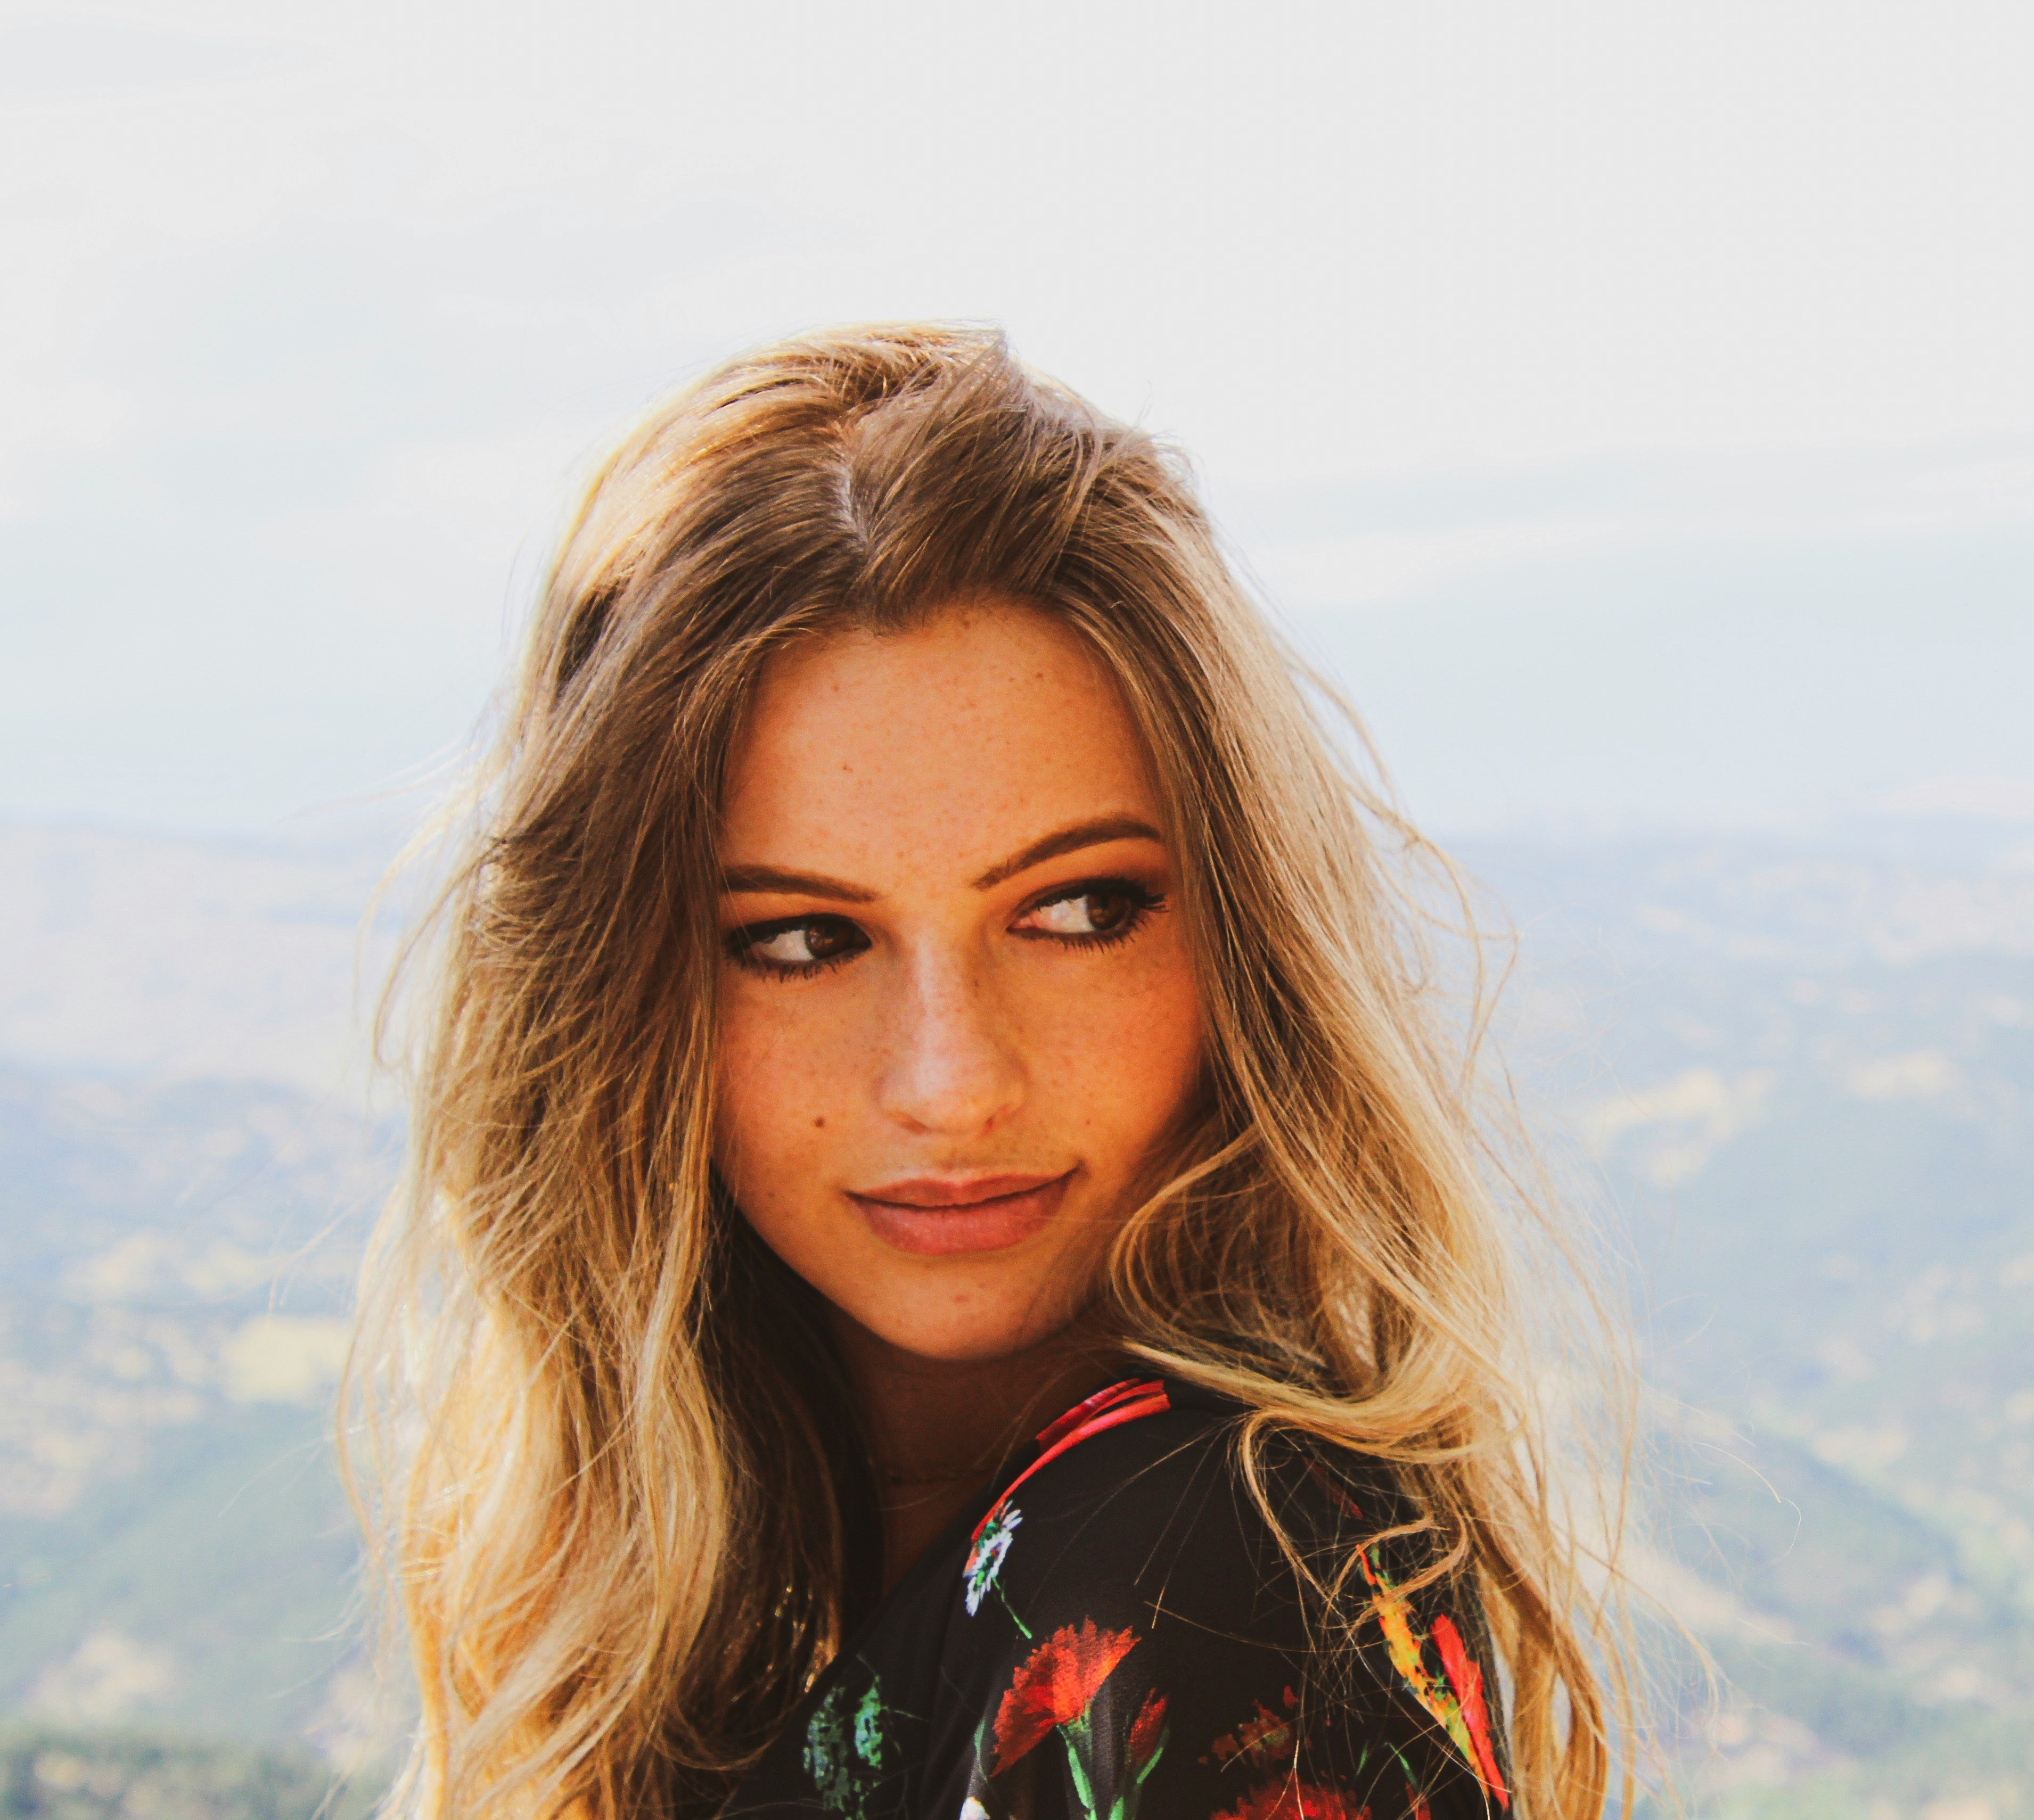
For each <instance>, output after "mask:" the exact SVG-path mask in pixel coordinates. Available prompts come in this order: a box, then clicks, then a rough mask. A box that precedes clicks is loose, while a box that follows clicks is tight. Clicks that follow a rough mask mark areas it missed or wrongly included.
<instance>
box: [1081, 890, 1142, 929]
mask: <svg viewBox="0 0 2034 1820" xmlns="http://www.w3.org/2000/svg"><path fill="white" fill-rule="evenodd" d="M1079 901H1080V902H1081V903H1083V904H1086V906H1087V926H1088V927H1089V928H1090V929H1092V930H1093V931H1094V932H1095V934H1098V935H1105V934H1108V932H1109V931H1110V930H1112V929H1115V928H1117V927H1120V926H1121V925H1122V924H1123V923H1126V922H1128V920H1129V918H1130V913H1131V911H1132V910H1134V909H1135V908H1136V906H1135V904H1132V903H1131V901H1130V900H1129V899H1128V897H1124V894H1123V893H1121V892H1120V891H1090V892H1089V893H1088V894H1087V895H1086V897H1083V898H1081V899H1080V900H1079Z"/></svg>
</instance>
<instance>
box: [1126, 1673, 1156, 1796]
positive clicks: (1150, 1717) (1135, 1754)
mask: <svg viewBox="0 0 2034 1820" xmlns="http://www.w3.org/2000/svg"><path fill="white" fill-rule="evenodd" d="M1164 1725H1165V1695H1163V1694H1161V1693H1160V1692H1159V1691H1158V1689H1157V1688H1156V1687H1154V1688H1153V1689H1152V1690H1151V1691H1150V1693H1148V1694H1146V1695H1145V1696H1144V1704H1143V1706H1140V1707H1139V1708H1138V1709H1137V1717H1135V1719H1134V1720H1133V1721H1131V1726H1130V1769H1131V1773H1132V1774H1133V1775H1135V1774H1138V1773H1141V1772H1142V1771H1143V1768H1144V1766H1145V1765H1146V1763H1148V1762H1150V1761H1151V1759H1152V1758H1154V1757H1155V1756H1157V1755H1158V1747H1159V1745H1160V1744H1161V1743H1164V1742H1165V1739H1164V1737H1163V1736H1162V1735H1161V1734H1162V1729H1163V1727H1164Z"/></svg>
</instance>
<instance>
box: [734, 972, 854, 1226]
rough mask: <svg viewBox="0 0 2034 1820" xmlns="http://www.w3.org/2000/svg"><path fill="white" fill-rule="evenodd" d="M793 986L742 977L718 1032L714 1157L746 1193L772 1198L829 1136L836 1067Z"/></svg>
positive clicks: (807, 1166) (805, 1170)
mask: <svg viewBox="0 0 2034 1820" xmlns="http://www.w3.org/2000/svg"><path fill="white" fill-rule="evenodd" d="M772 993H775V994H776V996H777V997H778V998H786V999H788V998H789V996H790V995H789V994H785V993H782V992H778V991H777V989H776V988H774V987H769V986H767V985H765V986H761V987H759V986H758V984H757V983H756V982H753V981H749V980H741V981H738V982H736V983H733V984H731V985H730V987H728V988H727V990H726V991H725V993H724V994H723V996H722V1002H721V1008H720V1020H719V1030H718V1032H717V1034H716V1039H715V1051H716V1054H715V1087H716V1094H715V1100H716V1106H717V1125H718V1132H717V1140H716V1143H715V1152H716V1158H715V1160H716V1161H718V1162H719V1164H720V1167H721V1169H722V1171H723V1173H725V1174H726V1175H727V1176H728V1177H729V1178H730V1181H731V1182H738V1184H739V1185H740V1192H741V1193H742V1194H743V1196H744V1197H745V1199H754V1200H758V1201H762V1202H767V1201H770V1200H774V1199H775V1197H776V1192H777V1189H778V1188H779V1185H781V1184H782V1182H785V1181H787V1180H790V1179H792V1178H800V1177H804V1176H806V1175H809V1170H810V1167H811V1164H812V1159H813V1158H814V1156H815V1155H816V1153H818V1152H820V1151H822V1150H823V1149H824V1147H825V1144H826V1142H827V1133H828V1130H829V1129H831V1128H834V1127H835V1126H837V1125H838V1119H837V1118H830V1117H829V1116H828V1115H829V1113H830V1112H832V1111H833V1110H835V1109H834V1108H833V1107H831V1106H830V1104H829V1103H828V1101H827V1088H828V1084H829V1083H830V1082H831V1083H832V1084H833V1085H834V1088H835V1092H838V1088H839V1078H840V1077H839V1070H838V1069H836V1068H833V1067H831V1066H829V1065H828V1059H827V1058H828V1052H829V1048H830V1046H829V1045H828V1044H827V1043H826V1042H825V1041H824V1032H820V1031H816V1030H813V1029H811V1028H806V1026H807V1025H808V1024H809V1022H810V1020H809V1018H801V1017H799V1016H798V1015H797V1013H798V1011H799V1009H800V1007H799V1006H797V1005H794V1004H790V1003H788V1002H787V1003H778V1002H773V1000H772V998H771V996H770V994H772Z"/></svg>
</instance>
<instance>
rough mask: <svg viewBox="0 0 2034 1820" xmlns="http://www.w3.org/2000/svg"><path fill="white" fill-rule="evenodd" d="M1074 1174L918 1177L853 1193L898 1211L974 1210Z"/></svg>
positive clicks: (852, 1191) (860, 1197)
mask: <svg viewBox="0 0 2034 1820" xmlns="http://www.w3.org/2000/svg"><path fill="white" fill-rule="evenodd" d="M1071 1174H1073V1171H1072V1170H1071V1169H1069V1170H1063V1171H1061V1172H1060V1174H1058V1175H1036V1174H1022V1175H1019V1174H1002V1175H914V1176H912V1177H910V1178H908V1179H907V1180H905V1181H903V1182H884V1184H883V1185H881V1186H880V1188H865V1189H858V1190H856V1189H850V1193H852V1194H853V1196H854V1199H856V1200H883V1201H888V1202H890V1203H891V1204H892V1205H894V1206H897V1207H930V1208H936V1207H974V1206H976V1205H978V1204H980V1203H981V1202H982V1201H985V1200H1004V1199H1006V1198H1008V1196H1011V1195H1015V1194H1028V1193H1030V1192H1031V1190H1032V1189H1038V1188H1049V1187H1050V1186H1051V1185H1053V1183H1054V1182H1060V1181H1064V1179H1065V1178H1066V1177H1068V1176H1069V1175H1071Z"/></svg>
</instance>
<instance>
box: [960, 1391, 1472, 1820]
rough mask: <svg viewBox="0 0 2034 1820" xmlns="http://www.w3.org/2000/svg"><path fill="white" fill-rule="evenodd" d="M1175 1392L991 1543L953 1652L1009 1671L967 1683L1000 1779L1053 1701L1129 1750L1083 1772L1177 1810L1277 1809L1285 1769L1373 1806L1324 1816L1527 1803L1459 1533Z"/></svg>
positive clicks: (1039, 1479)
mask: <svg viewBox="0 0 2034 1820" xmlns="http://www.w3.org/2000/svg"><path fill="white" fill-rule="evenodd" d="M1165 1391H1166V1392H1167V1395H1166V1397H1165V1406H1163V1407H1162V1408H1159V1407H1156V1406H1154V1407H1151V1408H1150V1409H1148V1410H1146V1412H1145V1413H1144V1414H1141V1415H1140V1416H1139V1417H1137V1418H1136V1419H1135V1420H1128V1421H1122V1422H1120V1424H1118V1425H1116V1426H1114V1427H1112V1428H1110V1429H1108V1430H1106V1431H1104V1432H1096V1433H1094V1434H1093V1435H1092V1436H1089V1437H1087V1438H1086V1439H1083V1440H1081V1441H1079V1443H1078V1444H1075V1445H1073V1446H1071V1447H1068V1448H1067V1449H1066V1450H1065V1451H1064V1452H1062V1453H1060V1455H1057V1456H1056V1457H1054V1458H1053V1459H1049V1460H1046V1461H1045V1462H1044V1463H1043V1464H1041V1465H1040V1466H1038V1467H1037V1468H1036V1470H1033V1471H1031V1472H1030V1474H1029V1475H1028V1476H1026V1477H1020V1478H1019V1480H1018V1481H1017V1482H1016V1483H1015V1485H1013V1486H1012V1487H1011V1489H1010V1491H1009V1492H1008V1495H1006V1496H1004V1497H1002V1498H1001V1499H1000V1500H998V1501H997V1502H996V1504H993V1505H992V1506H991V1507H990V1508H989V1511H988V1512H987V1514H986V1515H985V1517H984V1519H983V1520H982V1522H981V1525H980V1526H978V1528H977V1530H976V1531H975V1532H974V1537H973V1539H972V1542H971V1545H970V1552H969V1555H968V1558H967V1563H966V1571H965V1574H964V1575H963V1580H964V1585H965V1598H966V1606H965V1611H966V1615H965V1616H963V1615H962V1614H961V1612H958V1611H956V1612H955V1620H954V1626H955V1627H954V1628H953V1629H952V1630H951V1631H949V1633H948V1642H949V1650H950V1653H948V1657H947V1661H948V1664H949V1665H955V1664H956V1663H957V1662H959V1661H963V1660H965V1661H968V1662H969V1663H970V1665H973V1666H974V1667H975V1668H980V1667H981V1661H989V1662H990V1664H991V1666H990V1667H989V1668H988V1669H987V1670H985V1672H980V1673H963V1674H960V1675H957V1676H956V1677H955V1679H956V1681H957V1682H959V1681H966V1682H967V1683H969V1684H970V1685H978V1686H979V1687H981V1690H982V1695H983V1696H984V1698H983V1704H982V1707H981V1713H982V1715H983V1718H984V1721H985V1723H986V1724H987V1725H988V1730H987V1731H986V1732H985V1733H984V1736H985V1738H987V1739H989V1740H990V1742H991V1743H993V1747H994V1748H993V1750H992V1751H991V1752H990V1754H989V1759H988V1762H989V1781H990V1782H993V1783H996V1784H997V1785H998V1786H1000V1785H1001V1784H1000V1774H1001V1772H1000V1769H997V1768H996V1766H997V1765H999V1764H1000V1763H1002V1762H1005V1761H1014V1760H1015V1758H1016V1757H1017V1756H1018V1755H1019V1754H1020V1753H1019V1751H1017V1750H1016V1749H1015V1748H1013V1747H1011V1744H1010V1743H1009V1741H1008V1739H1009V1738H1010V1737H1011V1736H1015V1737H1016V1738H1017V1739H1018V1740H1019V1743H1023V1739H1026V1738H1028V1737H1029V1736H1030V1733H1029V1732H1027V1731H1026V1730H1025V1729H1024V1727H1025V1725H1026V1723H1027V1722H1028V1721H1029V1719H1030V1718H1031V1717H1034V1716H1035V1715H1038V1714H1049V1715H1053V1716H1054V1717H1053V1723H1054V1724H1055V1725H1061V1724H1064V1725H1071V1726H1073V1727H1074V1732H1073V1733H1072V1734H1070V1735H1072V1736H1076V1737H1077V1739H1078V1740H1079V1741H1081V1748H1082V1749H1083V1750H1089V1749H1090V1747H1093V1749H1094V1750H1101V1743H1103V1742H1107V1743H1109V1749H1110V1750H1113V1751H1114V1753H1115V1754H1114V1756H1113V1757H1110V1756H1109V1755H1108V1754H1107V1752H1106V1751H1104V1752H1103V1754H1102V1755H1101V1756H1098V1757H1097V1758H1096V1761H1095V1763H1094V1765H1086V1763H1085V1762H1084V1764H1083V1771H1082V1773H1083V1775H1087V1774H1089V1773H1090V1771H1092V1773H1093V1774H1094V1775H1095V1776H1107V1777H1113V1778H1115V1779H1116V1780H1115V1781H1113V1783H1112V1786H1115V1787H1119V1788H1121V1787H1128V1786H1130V1785H1131V1784H1128V1783H1124V1781H1123V1780H1122V1778H1124V1777H1130V1778H1131V1779H1132V1781H1133V1782H1134V1783H1135V1784H1137V1785H1139V1786H1141V1785H1142V1784H1143V1781H1145V1780H1146V1778H1147V1777H1149V1778H1151V1781H1150V1792H1151V1794H1152V1797H1153V1801H1154V1807H1155V1808H1156V1809H1157V1810H1158V1811H1165V1812H1167V1813H1177V1814H1216V1813H1217V1812H1221V1813H1223V1814H1227V1813H1229V1812H1232V1811H1233V1812H1236V1813H1239V1814H1240V1813H1244V1812H1254V1811H1256V1809H1255V1808H1254V1807H1252V1806H1251V1803H1252V1801H1254V1800H1255V1799H1257V1798H1258V1797H1259V1796H1263V1797H1264V1798H1265V1799H1267V1800H1271V1801H1272V1802H1273V1804H1274V1806H1275V1799H1274V1797H1275V1795H1276V1791H1277V1788H1278V1787H1279V1786H1281V1785H1282V1784H1280V1781H1279V1778H1280V1777H1281V1776H1284V1777H1288V1778H1289V1777H1293V1776H1294V1775H1297V1776H1299V1777H1301V1778H1302V1779H1303V1780H1304V1782H1305V1784H1306V1785H1307V1787H1308V1789H1310V1790H1312V1791H1313V1792H1316V1793H1318V1792H1320V1791H1322V1790H1328V1789H1339V1790H1342V1791H1343V1792H1345V1793H1347V1794H1349V1796H1351V1799H1350V1801H1349V1803H1348V1805H1347V1807H1346V1809H1343V1808H1338V1807H1330V1806H1323V1807H1322V1809H1321V1811H1323V1813H1327V1812H1342V1811H1347V1812H1349V1813H1351V1814H1353V1813H1356V1812H1357V1811H1358V1810H1359V1809H1360V1808H1361V1807H1364V1806H1371V1807H1372V1811H1373V1812H1374V1813H1375V1814H1378V1815H1379V1816H1380V1817H1382V1816H1383V1815H1386V1814H1397V1813H1399V1812H1405V1813H1409V1814H1418V1813H1420V1812H1423V1811H1424V1812H1426V1813H1428V1814H1432V1815H1433V1816H1435V1820H1440V1817H1442V1816H1443V1815H1448V1816H1452V1815H1454V1814H1472V1813H1473V1814H1483V1813H1485V1812H1487V1811H1488V1808H1489V1807H1490V1806H1491V1805H1492V1797H1494V1798H1495V1800H1494V1804H1495V1806H1497V1807H1503V1805H1504V1804H1505V1795H1504V1792H1503V1772H1502V1769H1501V1766H1500V1762H1499V1751H1500V1750H1501V1743H1500V1741H1499V1739H1498V1737H1497V1735H1496V1734H1497V1727H1496V1725H1495V1723H1494V1721H1495V1713H1493V1712H1492V1711H1491V1710H1489V1709H1488V1706H1487V1704H1486V1702H1485V1700H1484V1694H1483V1689H1484V1687H1486V1686H1488V1685H1489V1684H1490V1683H1489V1680H1488V1674H1487V1669H1486V1663H1487V1657H1485V1656H1484V1652H1483V1649H1482V1627H1481V1625H1480V1622H1479V1620H1478V1617H1477V1612H1476V1610H1475V1602H1474V1599H1473V1593H1472V1592H1471V1590H1470V1589H1469V1587H1468V1586H1465V1585H1463V1584H1462V1583H1461V1582H1456V1581H1454V1580H1450V1579H1447V1578H1439V1577H1436V1576H1435V1575H1432V1574H1431V1573H1430V1572H1428V1571H1427V1570H1428V1569H1431V1568H1432V1567H1433V1566H1434V1565H1435V1564H1436V1563H1435V1552H1434V1549H1435V1537H1434V1536H1433V1535H1432V1532H1431V1531H1428V1530H1426V1529H1424V1526H1421V1525H1420V1523H1419V1522H1418V1521H1417V1511H1416V1509H1415V1507H1414V1506H1413V1502H1412V1500H1410V1498H1409V1496H1407V1494H1406V1493H1405V1491H1404V1490H1403V1489H1402V1486H1401V1485H1400V1483H1399V1481H1398V1475H1397V1474H1396V1472H1395V1471H1394V1469H1393V1468H1392V1467H1391V1466H1390V1464H1389V1463H1387V1462H1384V1461H1382V1460H1379V1459H1375V1458H1374V1457H1371V1456H1366V1455H1362V1454H1359V1453H1356V1452H1353V1451H1350V1450H1348V1449H1345V1448H1342V1447H1334V1446H1332V1445H1331V1444H1327V1443H1324V1442H1321V1441H1318V1440H1313V1439H1312V1438H1311V1437H1308V1436H1304V1435H1299V1434H1294V1433H1291V1432H1284V1431H1274V1432H1271V1433H1270V1434H1268V1435H1264V1436H1261V1437H1260V1438H1259V1440H1258V1441H1257V1442H1256V1443H1255V1444H1254V1445H1253V1446H1252V1447H1250V1448H1248V1450H1247V1451H1246V1449H1245V1447H1244V1444H1243V1443H1244V1434H1245V1432H1246V1426H1247V1416H1248V1412H1247V1411H1245V1410H1244V1409H1243V1408H1241V1407H1240V1406H1238V1405H1237V1404H1235V1403H1233V1402H1228V1401H1226V1400H1225V1399H1221V1398H1218V1397H1213V1396H1210V1395H1207V1394H1206V1393H1203V1392H1200V1391H1195V1390H1192V1389H1191V1388H1190V1387H1187V1386H1184V1385H1180V1384H1173V1383H1168V1384H1166V1385H1165ZM1152 1401H1153V1402H1154V1404H1155V1402H1156V1399H1152ZM1416 1588H1417V1590H1414V1589H1416ZM1040 1723H1041V1725H1042V1723H1043V1721H1042V1720H1041V1721H1040ZM1043 1735H1044V1733H1043V1732H1042V1731H1041V1732H1040V1736H1043ZM1165 1739H1170V1740H1171V1743H1170V1744H1169V1745H1165V1744H1164V1743H1163V1741H1164V1740H1165ZM1140 1740H1141V1742H1140ZM1029 1748H1030V1747H1029V1746H1028V1745H1026V1746H1025V1749H1026V1750H1028V1749H1029ZM1070 1748H1071V1747H1070ZM1161 1796H1162V1800H1161ZM983 1799H984V1801H985V1805H987V1811H990V1812H997V1811H1000V1810H998V1809H997V1808H996V1807H994V1806H993V1804H988V1803H986V1796H983ZM1008 1811H1011V1812H1017V1811H1024V1810H1021V1809H1020V1808H1011V1809H1009V1810H1008ZM1097 1811H1102V1810H1100V1809H1098V1810H1097ZM1264 1811H1267V1812H1269V1811H1271V1808H1270V1807H1267V1808H1266V1809H1265V1810H1264ZM1310 1811H1311V1810H1310Z"/></svg>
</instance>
